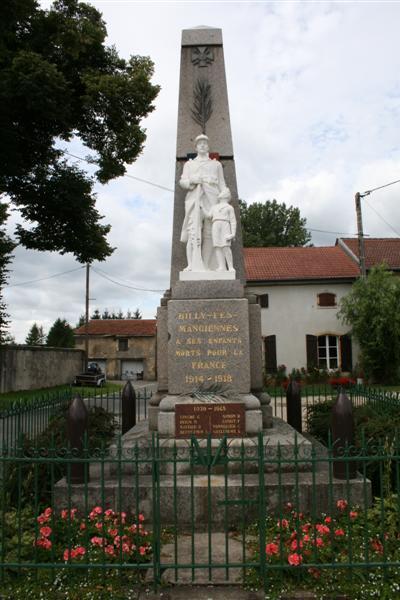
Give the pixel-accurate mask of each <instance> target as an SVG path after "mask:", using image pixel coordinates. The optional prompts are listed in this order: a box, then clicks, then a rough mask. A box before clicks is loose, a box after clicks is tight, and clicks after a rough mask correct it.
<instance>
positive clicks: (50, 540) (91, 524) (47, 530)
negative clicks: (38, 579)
mask: <svg viewBox="0 0 400 600" xmlns="http://www.w3.org/2000/svg"><path fill="white" fill-rule="evenodd" d="M144 520H145V518H144V515H143V514H142V513H139V514H138V515H135V514H134V513H126V512H122V511H121V512H115V511H113V510H112V509H110V508H109V509H104V510H103V508H102V507H101V506H95V507H94V508H93V509H92V510H90V511H89V512H88V513H87V514H81V513H79V511H78V510H77V509H76V508H69V509H62V510H59V511H57V512H55V511H53V509H52V508H51V507H46V508H45V509H44V510H43V511H42V512H41V513H40V514H39V515H37V516H35V514H34V512H33V510H32V508H31V507H26V508H25V509H23V510H22V511H17V510H15V509H13V510H12V511H10V512H7V513H5V514H4V519H3V534H2V535H3V540H2V554H3V562H4V563H19V562H27V563H32V564H35V563H44V564H45V563H49V565H50V563H55V564H56V565H58V566H62V565H63V563H66V562H68V563H72V564H77V565H79V564H81V563H85V564H88V565H89V566H90V565H91V564H93V563H111V564H112V563H118V564H122V565H124V564H126V565H128V564H137V565H140V564H144V563H148V562H149V561H150V559H151V555H152V538H151V534H150V532H149V531H147V530H146V528H145V526H144ZM5 569H6V572H7V575H8V578H10V577H15V576H16V575H18V574H22V575H23V576H25V575H26V572H27V571H26V568H25V569H23V570H21V568H20V567H6V568H5ZM68 572H69V575H71V570H70V569H69V571H68ZM83 573H84V570H83V569H82V568H78V569H77V570H76V572H75V571H74V575H75V576H77V575H78V576H79V574H82V575H83ZM140 573H141V574H142V575H143V574H144V573H145V571H144V569H143V570H140V571H138V572H137V576H138V578H139V577H140ZM43 574H45V571H42V575H43ZM50 577H51V578H54V572H53V573H52V574H51V575H50Z"/></svg>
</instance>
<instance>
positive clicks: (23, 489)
mask: <svg viewBox="0 0 400 600" xmlns="http://www.w3.org/2000/svg"><path fill="white" fill-rule="evenodd" d="M67 410H68V404H65V405H64V407H62V408H60V409H59V411H58V413H57V414H56V415H55V416H54V417H53V418H52V419H51V420H50V422H49V425H48V426H47V428H46V429H45V430H44V431H43V432H42V433H41V434H39V435H38V436H37V437H35V438H34V439H29V438H28V437H27V436H22V437H21V439H20V441H19V448H20V450H19V452H20V455H21V456H24V457H26V460H25V461H20V462H15V463H13V462H8V463H6V466H5V473H4V490H3V494H4V495H3V498H5V503H6V506H8V507H12V506H16V505H17V504H18V506H28V505H31V506H34V505H35V504H38V505H39V506H42V505H44V504H46V503H49V502H50V501H51V495H52V485H53V484H55V483H56V482H57V481H58V480H59V479H61V478H62V477H63V476H64V475H65V473H66V464H65V463H63V462H60V461H57V452H60V457H61V456H62V455H63V452H64V450H65V448H66V447H67V446H68V442H67V435H66V412H67ZM88 423H89V424H88V433H87V446H88V448H89V449H91V450H93V451H94V450H95V449H97V448H107V446H108V445H109V444H110V443H111V441H112V439H113V437H114V434H115V430H116V426H117V423H116V420H115V418H114V416H113V415H112V414H111V413H109V412H107V411H106V410H104V408H101V407H99V406H92V407H90V408H89V421H88ZM29 457H32V460H29ZM39 457H42V458H45V457H47V458H48V459H49V460H48V461H46V462H44V461H38V460H36V461H35V458H36V459H38V458H39Z"/></svg>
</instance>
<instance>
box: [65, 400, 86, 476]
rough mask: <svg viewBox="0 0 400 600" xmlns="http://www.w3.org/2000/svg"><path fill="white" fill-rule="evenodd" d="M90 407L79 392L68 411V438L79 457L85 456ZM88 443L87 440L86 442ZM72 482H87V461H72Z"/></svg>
mask: <svg viewBox="0 0 400 600" xmlns="http://www.w3.org/2000/svg"><path fill="white" fill-rule="evenodd" d="M88 416H89V413H88V409H87V408H86V405H85V403H84V402H83V400H82V398H81V397H80V395H79V394H77V395H76V396H75V398H73V399H72V402H71V404H70V405H69V409H68V413H67V438H68V442H69V444H70V448H71V450H73V451H75V452H76V453H77V456H78V457H82V456H83V449H84V441H86V433H87V430H88V421H89V419H88ZM86 443H87V442H86ZM70 481H71V483H84V482H85V463H83V462H72V463H71V469H70ZM86 481H89V468H88V469H87V476H86Z"/></svg>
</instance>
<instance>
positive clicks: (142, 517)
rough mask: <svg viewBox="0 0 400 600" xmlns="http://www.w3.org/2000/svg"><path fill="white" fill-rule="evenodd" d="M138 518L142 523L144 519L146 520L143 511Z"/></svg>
mask: <svg viewBox="0 0 400 600" xmlns="http://www.w3.org/2000/svg"><path fill="white" fill-rule="evenodd" d="M138 519H139V521H140V522H141V523H143V521H144V515H143V514H142V513H140V514H139V517H138Z"/></svg>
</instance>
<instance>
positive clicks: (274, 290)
mask: <svg viewBox="0 0 400 600" xmlns="http://www.w3.org/2000/svg"><path fill="white" fill-rule="evenodd" d="M350 288H351V284H350V283H348V284H345V283H340V284H339V283H337V284H330V285H321V284H309V285H304V284H301V285H265V286H263V285H260V286H253V285H251V286H248V289H249V292H250V293H253V294H257V295H261V294H268V308H262V309H261V329H262V335H263V337H266V336H268V335H275V336H276V359H277V364H278V365H286V367H287V372H290V371H291V370H292V369H293V368H301V367H306V366H307V355H306V335H307V334H311V335H316V336H318V335H322V334H333V335H337V336H340V335H344V334H346V333H348V332H349V328H348V327H347V326H345V325H342V323H341V321H340V320H339V319H338V318H337V317H336V315H337V312H338V305H339V303H340V300H341V299H342V298H343V296H345V295H346V294H347V293H348V292H349V290H350ZM323 292H329V293H332V294H335V295H336V302H337V306H336V307H329V308H328V307H320V306H318V303H317V295H318V294H321V293H323ZM352 352H353V367H354V366H355V364H356V363H357V360H358V353H359V352H358V347H357V344H356V343H355V342H354V340H352Z"/></svg>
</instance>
